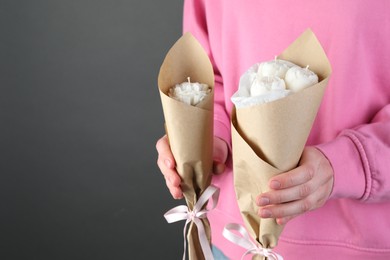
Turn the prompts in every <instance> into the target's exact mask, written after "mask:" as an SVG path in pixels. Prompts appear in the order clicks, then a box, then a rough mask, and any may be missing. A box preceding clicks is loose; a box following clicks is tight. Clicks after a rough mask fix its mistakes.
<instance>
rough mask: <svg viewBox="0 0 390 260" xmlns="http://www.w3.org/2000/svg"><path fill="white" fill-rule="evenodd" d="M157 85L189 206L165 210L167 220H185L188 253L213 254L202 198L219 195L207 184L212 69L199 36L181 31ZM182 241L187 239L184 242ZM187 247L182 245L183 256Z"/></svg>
mask: <svg viewBox="0 0 390 260" xmlns="http://www.w3.org/2000/svg"><path fill="white" fill-rule="evenodd" d="M158 86H159V91H160V97H161V102H162V106H163V111H164V118H165V126H166V127H165V128H166V132H167V135H168V140H169V145H170V148H171V150H172V153H173V155H174V158H175V161H176V170H177V172H178V174H179V175H180V177H181V188H182V190H183V195H184V198H185V200H186V203H187V206H178V207H176V208H173V209H172V210H170V211H168V212H167V213H166V214H165V218H166V219H167V221H168V222H169V223H171V222H175V221H178V220H186V224H185V227H184V230H185V231H186V229H187V224H188V225H189V227H188V234H187V241H188V255H189V259H193V260H195V259H196V260H199V259H212V257H213V256H212V252H211V249H210V241H211V234H210V224H209V221H208V220H207V210H208V209H206V204H207V202H208V200H209V199H210V200H212V201H213V205H212V207H211V208H213V207H215V204H216V201H217V200H218V195H219V190H218V188H216V187H214V186H211V185H210V183H211V174H212V164H213V157H212V156H213V154H212V153H213V107H214V103H213V102H214V100H213V95H214V72H213V68H212V65H211V62H210V60H209V58H208V56H207V54H206V53H205V51H204V50H203V48H202V46H201V45H200V44H199V42H198V41H197V40H196V39H195V38H194V37H193V36H192V35H191V34H190V33H186V34H184V35H183V36H182V37H181V38H180V39H179V40H178V41H177V42H176V43H175V45H174V46H173V47H172V48H171V49H170V51H169V52H168V54H167V55H166V57H165V60H164V62H163V64H162V65H161V68H160V73H159V76H158ZM184 244H185V245H186V243H184ZM185 254H186V248H185V249H184V257H185Z"/></svg>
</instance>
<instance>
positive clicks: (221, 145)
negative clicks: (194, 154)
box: [213, 137, 229, 163]
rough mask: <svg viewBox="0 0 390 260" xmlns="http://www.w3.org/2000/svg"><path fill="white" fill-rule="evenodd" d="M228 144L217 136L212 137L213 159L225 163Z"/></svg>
mask: <svg viewBox="0 0 390 260" xmlns="http://www.w3.org/2000/svg"><path fill="white" fill-rule="evenodd" d="M228 150H229V149H228V145H227V144H226V142H225V141H224V140H222V139H221V138H219V137H214V145H213V159H214V161H216V162H219V163H225V162H226V159H227V157H228Z"/></svg>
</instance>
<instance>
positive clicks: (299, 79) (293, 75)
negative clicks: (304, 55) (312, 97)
mask: <svg viewBox="0 0 390 260" xmlns="http://www.w3.org/2000/svg"><path fill="white" fill-rule="evenodd" d="M284 80H285V82H286V85H287V88H288V89H290V90H292V91H293V92H297V91H300V90H302V89H304V88H307V87H310V86H313V85H314V84H317V83H318V76H317V74H315V73H314V72H313V71H311V70H309V65H308V66H306V68H301V67H298V66H295V67H292V68H291V69H289V70H288V71H287V73H286V77H285V79H284Z"/></svg>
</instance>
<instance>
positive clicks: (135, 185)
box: [0, 0, 184, 260]
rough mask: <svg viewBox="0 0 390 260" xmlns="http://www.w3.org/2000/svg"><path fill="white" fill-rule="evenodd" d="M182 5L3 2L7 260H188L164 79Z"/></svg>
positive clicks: (1, 104)
mask: <svg viewBox="0 0 390 260" xmlns="http://www.w3.org/2000/svg"><path fill="white" fill-rule="evenodd" d="M181 25H182V1H145V0H0V89H1V92H0V116H1V118H0V203H1V207H0V259H29V260H30V259H180V258H181V255H182V250H183V244H182V243H183V238H182V228H183V225H184V223H183V222H180V223H175V224H168V223H166V222H165V219H164V218H163V214H164V212H165V211H167V210H168V209H170V208H171V207H173V206H176V205H179V204H182V203H183V202H182V201H175V200H173V199H172V198H171V197H170V195H169V193H168V190H167V189H166V187H165V182H164V179H163V178H162V175H161V174H160V172H159V170H158V168H157V166H156V159H157V152H156V150H155V142H156V140H157V139H158V138H159V137H160V136H161V135H162V134H163V131H164V130H163V114H162V110H161V103H160V99H159V96H158V89H157V75H158V70H159V67H160V65H161V63H162V61H163V58H164V56H165V54H166V52H167V51H168V49H169V48H170V47H171V46H172V44H173V43H174V42H175V41H176V40H177V39H178V38H179V37H180V35H181Z"/></svg>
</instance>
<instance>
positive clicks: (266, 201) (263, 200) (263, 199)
mask: <svg viewBox="0 0 390 260" xmlns="http://www.w3.org/2000/svg"><path fill="white" fill-rule="evenodd" d="M268 204H269V198H267V197H261V198H260V199H259V200H258V205H259V206H265V205H268Z"/></svg>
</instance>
